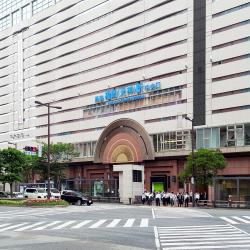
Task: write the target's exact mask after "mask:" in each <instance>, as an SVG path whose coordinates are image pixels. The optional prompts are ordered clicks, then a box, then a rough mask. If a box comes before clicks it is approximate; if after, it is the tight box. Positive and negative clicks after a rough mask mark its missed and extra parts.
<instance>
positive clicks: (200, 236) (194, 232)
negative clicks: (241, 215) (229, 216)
mask: <svg viewBox="0 0 250 250" xmlns="http://www.w3.org/2000/svg"><path fill="white" fill-rule="evenodd" d="M155 238H156V245H157V249H163V250H183V249H185V250H194V249H196V250H201V249H249V248H248V247H249V245H250V235H249V234H247V233H245V232H244V231H241V230H239V229H238V228H235V227H234V226H232V225H229V224H227V225H205V226H176V227H158V228H156V227H155Z"/></svg>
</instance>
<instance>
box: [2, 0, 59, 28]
mask: <svg viewBox="0 0 250 250" xmlns="http://www.w3.org/2000/svg"><path fill="white" fill-rule="evenodd" d="M59 1H61V0H35V1H30V0H5V1H3V3H6V4H5V5H3V3H2V5H1V4H0V10H1V12H0V16H3V15H5V14H6V16H5V17H3V18H1V19H0V31H1V30H4V29H7V28H9V27H10V26H14V25H17V24H18V23H19V22H21V20H26V19H29V18H30V17H31V16H32V15H35V14H37V13H39V12H41V11H42V10H44V9H47V8H49V7H50V6H52V5H55V4H56V3H57V2H59ZM27 2H29V3H28V4H26V3H27ZM25 4H26V5H25ZM21 6H23V7H21ZM11 12H12V14H9V13H11Z"/></svg>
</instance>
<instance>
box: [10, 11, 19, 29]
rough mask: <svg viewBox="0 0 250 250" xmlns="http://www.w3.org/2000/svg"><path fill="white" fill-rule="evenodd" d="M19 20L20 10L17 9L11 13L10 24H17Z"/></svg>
mask: <svg viewBox="0 0 250 250" xmlns="http://www.w3.org/2000/svg"><path fill="white" fill-rule="evenodd" d="M20 21H21V14H20V10H17V11H15V12H13V13H12V26H14V25H16V24H18V23H19V22H20Z"/></svg>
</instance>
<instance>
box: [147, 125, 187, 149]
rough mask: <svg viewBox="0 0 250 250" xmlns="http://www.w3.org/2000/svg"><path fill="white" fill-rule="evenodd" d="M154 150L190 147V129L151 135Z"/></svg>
mask: <svg viewBox="0 0 250 250" xmlns="http://www.w3.org/2000/svg"><path fill="white" fill-rule="evenodd" d="M152 139H153V145H154V149H155V152H161V151H168V150H177V149H187V150H190V149H191V136H190V131H188V130H185V131H172V132H167V133H161V134H154V135H152Z"/></svg>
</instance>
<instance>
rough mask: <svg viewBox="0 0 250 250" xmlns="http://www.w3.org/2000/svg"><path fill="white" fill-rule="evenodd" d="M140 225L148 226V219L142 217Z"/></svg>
mask: <svg viewBox="0 0 250 250" xmlns="http://www.w3.org/2000/svg"><path fill="white" fill-rule="evenodd" d="M140 227H148V219H146V218H144V219H141V224H140Z"/></svg>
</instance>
